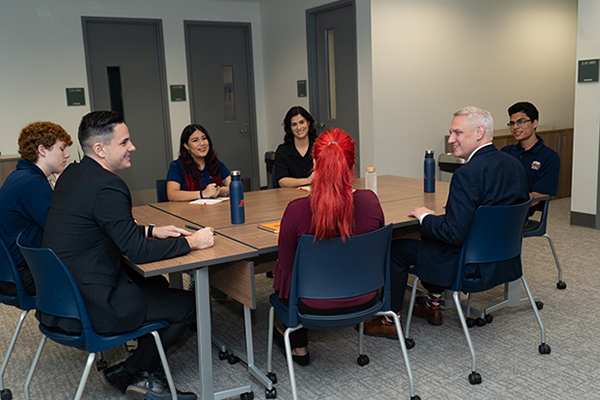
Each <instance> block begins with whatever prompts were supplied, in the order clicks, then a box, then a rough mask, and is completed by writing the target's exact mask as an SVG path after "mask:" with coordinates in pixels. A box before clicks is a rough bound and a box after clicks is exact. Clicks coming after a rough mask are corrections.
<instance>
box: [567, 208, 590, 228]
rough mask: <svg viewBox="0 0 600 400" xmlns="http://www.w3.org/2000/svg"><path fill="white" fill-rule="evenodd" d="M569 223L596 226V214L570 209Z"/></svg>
mask: <svg viewBox="0 0 600 400" xmlns="http://www.w3.org/2000/svg"><path fill="white" fill-rule="evenodd" d="M571 225H578V226H585V227H588V228H594V229H595V228H596V216H595V215H594V214H586V213H580V212H576V211H571Z"/></svg>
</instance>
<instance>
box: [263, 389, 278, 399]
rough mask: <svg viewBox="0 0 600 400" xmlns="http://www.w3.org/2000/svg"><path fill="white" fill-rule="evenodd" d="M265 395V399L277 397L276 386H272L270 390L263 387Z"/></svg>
mask: <svg viewBox="0 0 600 400" xmlns="http://www.w3.org/2000/svg"><path fill="white" fill-rule="evenodd" d="M265 397H266V398H267V399H276V398H277V388H273V389H271V390H269V389H265Z"/></svg>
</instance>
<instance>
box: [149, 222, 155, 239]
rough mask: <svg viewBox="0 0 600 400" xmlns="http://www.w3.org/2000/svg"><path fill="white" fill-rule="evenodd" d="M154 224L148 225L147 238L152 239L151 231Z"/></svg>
mask: <svg viewBox="0 0 600 400" xmlns="http://www.w3.org/2000/svg"><path fill="white" fill-rule="evenodd" d="M154 226H155V225H154V224H148V237H149V238H151V237H152V231H153V230H154Z"/></svg>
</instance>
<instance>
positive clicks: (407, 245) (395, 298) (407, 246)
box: [390, 239, 444, 313]
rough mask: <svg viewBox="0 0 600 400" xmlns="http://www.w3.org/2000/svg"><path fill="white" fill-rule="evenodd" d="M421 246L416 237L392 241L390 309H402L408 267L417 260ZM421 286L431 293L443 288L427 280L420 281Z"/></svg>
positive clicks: (440, 290)
mask: <svg viewBox="0 0 600 400" xmlns="http://www.w3.org/2000/svg"><path fill="white" fill-rule="evenodd" d="M422 248H423V246H422V242H421V241H420V240H416V239H398V240H394V241H393V242H392V254H391V265H390V278H391V279H390V280H391V282H390V283H391V286H392V298H391V307H392V311H394V312H396V313H397V312H399V311H402V304H403V303H404V292H405V291H406V281H407V280H408V271H409V270H410V267H411V266H413V265H415V264H416V262H417V255H418V254H419V251H421V249H422ZM421 284H422V285H423V287H425V289H427V290H428V291H430V292H433V293H442V292H443V291H444V288H443V287H441V286H438V285H434V284H431V283H427V282H421Z"/></svg>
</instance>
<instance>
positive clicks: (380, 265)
mask: <svg viewBox="0 0 600 400" xmlns="http://www.w3.org/2000/svg"><path fill="white" fill-rule="evenodd" d="M391 235H392V225H391V224H390V225H387V226H385V227H383V228H381V229H378V230H376V231H374V232H370V233H366V234H363V235H357V236H352V237H350V238H348V239H346V243H344V242H342V240H341V239H340V238H336V239H332V240H323V241H321V242H319V241H316V240H315V238H314V236H310V235H302V237H301V238H300V242H299V243H298V248H297V250H296V258H295V260H294V269H293V272H292V281H291V286H290V296H289V302H288V304H286V303H285V302H284V301H282V299H280V298H279V296H278V295H277V294H276V293H275V294H272V295H271V297H270V299H269V300H270V302H271V309H270V311H269V342H268V355H267V372H268V376H269V377H270V378H271V379H272V380H273V381H274V382H276V379H277V378H276V376H275V374H273V373H272V365H271V361H272V356H273V323H274V312H275V311H277V314H278V315H279V317H280V318H281V320H282V321H283V323H284V324H285V325H286V326H288V328H287V329H286V331H285V334H284V340H285V349H286V356H287V365H288V370H289V374H290V383H291V386H292V393H293V395H294V400H296V399H297V398H298V393H297V390H296V379H295V376H294V365H293V362H292V354H291V353H292V349H291V345H290V333H291V332H293V331H296V330H298V329H300V328H302V327H304V328H307V329H314V330H331V329H339V328H344V327H349V326H354V325H356V324H360V325H359V336H358V338H359V340H358V349H359V354H360V355H359V357H358V360H357V362H358V364H359V365H360V366H364V365H366V364H368V363H369V358H368V357H367V356H366V355H365V354H363V351H362V334H363V329H364V321H365V320H367V319H369V318H370V317H372V316H376V315H377V316H379V315H389V316H391V317H393V318H394V321H395V324H396V331H397V332H398V338H399V342H400V346H401V348H402V355H403V356H404V362H405V364H406V370H407V373H408V380H409V384H410V396H411V399H413V400H415V399H420V398H419V396H415V391H414V381H413V377H412V372H411V369H410V364H409V361H408V354H407V351H406V346H405V343H404V340H402V328H401V326H400V320H399V319H398V316H397V315H396V314H395V313H394V312H392V311H389V310H390V241H391ZM381 288H383V291H382V294H381V297H380V298H379V301H378V302H377V303H376V304H375V305H373V306H372V307H370V308H368V309H366V310H362V311H357V312H353V313H346V314H335V315H311V314H302V313H300V312H299V311H298V298H304V299H339V298H347V297H354V296H358V295H361V294H365V293H369V292H372V291H374V290H378V289H381ZM267 398H274V397H269V393H268V392H267Z"/></svg>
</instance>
